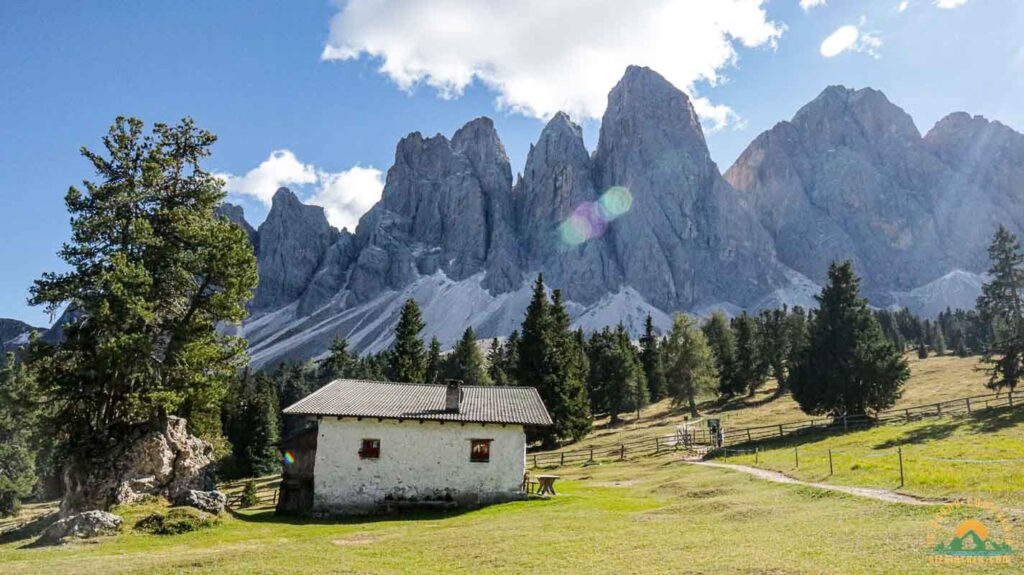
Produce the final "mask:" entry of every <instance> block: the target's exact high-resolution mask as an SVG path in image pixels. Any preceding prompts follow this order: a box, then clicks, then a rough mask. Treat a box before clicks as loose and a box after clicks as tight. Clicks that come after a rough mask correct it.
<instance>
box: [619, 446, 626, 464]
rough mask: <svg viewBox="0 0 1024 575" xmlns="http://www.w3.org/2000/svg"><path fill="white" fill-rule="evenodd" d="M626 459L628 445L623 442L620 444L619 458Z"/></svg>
mask: <svg viewBox="0 0 1024 575" xmlns="http://www.w3.org/2000/svg"><path fill="white" fill-rule="evenodd" d="M624 459H626V445H625V444H623V443H620V444H619V460H624Z"/></svg>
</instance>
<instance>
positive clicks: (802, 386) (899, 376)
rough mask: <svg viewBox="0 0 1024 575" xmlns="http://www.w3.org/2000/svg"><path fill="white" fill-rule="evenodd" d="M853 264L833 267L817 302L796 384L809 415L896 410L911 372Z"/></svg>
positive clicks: (796, 393)
mask: <svg viewBox="0 0 1024 575" xmlns="http://www.w3.org/2000/svg"><path fill="white" fill-rule="evenodd" d="M859 292H860V279H859V278H858V277H857V276H856V275H855V274H854V273H853V266H852V265H851V264H850V262H844V263H841V264H840V263H833V264H832V265H831V266H830V267H829V271H828V283H827V285H826V286H825V288H824V289H823V290H822V292H821V294H820V295H819V296H817V298H816V299H817V300H818V311H817V312H816V313H815V315H814V317H813V319H812V320H811V322H810V340H809V344H808V346H807V347H806V349H805V350H804V353H803V354H802V356H801V358H800V359H799V361H798V364H797V365H796V366H794V367H795V369H794V370H793V374H792V376H791V378H790V383H791V389H792V393H793V398H794V399H796V401H797V403H798V404H800V408H801V409H802V410H803V411H804V413H808V414H812V415H822V414H830V415H832V416H835V417H838V416H842V415H862V414H866V413H867V411H868V409H874V410H881V409H885V408H888V407H891V406H892V405H893V403H895V402H896V400H897V399H898V398H899V396H900V393H901V389H902V386H903V384H904V382H906V380H907V378H908V377H910V369H909V368H908V367H907V363H906V361H905V360H904V359H903V357H902V355H901V354H900V353H899V352H898V351H897V350H896V349H895V348H894V347H893V345H892V343H890V342H889V341H888V339H886V337H885V335H884V334H883V333H882V328H881V326H879V324H878V321H877V320H876V319H875V318H874V316H873V315H872V314H871V311H870V310H869V309H868V305H867V302H866V301H865V300H864V299H861V297H860V293H859Z"/></svg>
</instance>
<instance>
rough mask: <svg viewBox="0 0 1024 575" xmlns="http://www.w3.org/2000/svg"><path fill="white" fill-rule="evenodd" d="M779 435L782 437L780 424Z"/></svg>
mask: <svg viewBox="0 0 1024 575" xmlns="http://www.w3.org/2000/svg"><path fill="white" fill-rule="evenodd" d="M779 437H782V426H781V425H780V426H779Z"/></svg>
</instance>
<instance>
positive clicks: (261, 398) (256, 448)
mask: <svg viewBox="0 0 1024 575" xmlns="http://www.w3.org/2000/svg"><path fill="white" fill-rule="evenodd" d="M228 397H229V400H228V401H227V402H226V405H225V406H224V409H223V417H224V432H225V434H226V435H227V439H228V441H229V442H230V443H231V461H230V463H229V464H227V465H224V466H222V471H223V472H225V475H226V476H230V477H261V476H264V475H270V474H273V473H277V472H279V471H280V469H281V467H280V461H279V458H278V452H277V447H276V446H277V443H278V441H279V440H280V437H281V436H280V425H281V421H280V417H279V414H280V411H281V409H280V407H279V406H278V403H277V393H276V390H275V386H274V381H273V380H272V379H271V378H270V377H268V376H267V375H265V374H262V373H259V374H256V375H250V374H249V373H245V374H243V375H242V376H241V377H239V378H238V380H237V383H236V384H235V385H234V386H233V388H232V390H231V393H230V394H229V396H228Z"/></svg>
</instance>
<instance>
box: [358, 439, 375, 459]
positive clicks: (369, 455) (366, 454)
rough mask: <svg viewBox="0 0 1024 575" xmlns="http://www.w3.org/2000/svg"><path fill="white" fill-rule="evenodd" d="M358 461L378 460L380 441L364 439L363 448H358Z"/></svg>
mask: <svg viewBox="0 0 1024 575" xmlns="http://www.w3.org/2000/svg"><path fill="white" fill-rule="evenodd" d="M359 458H360V459H378V458H380V440H379V439H364V440H363V446H362V447H361V448H359Z"/></svg>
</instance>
